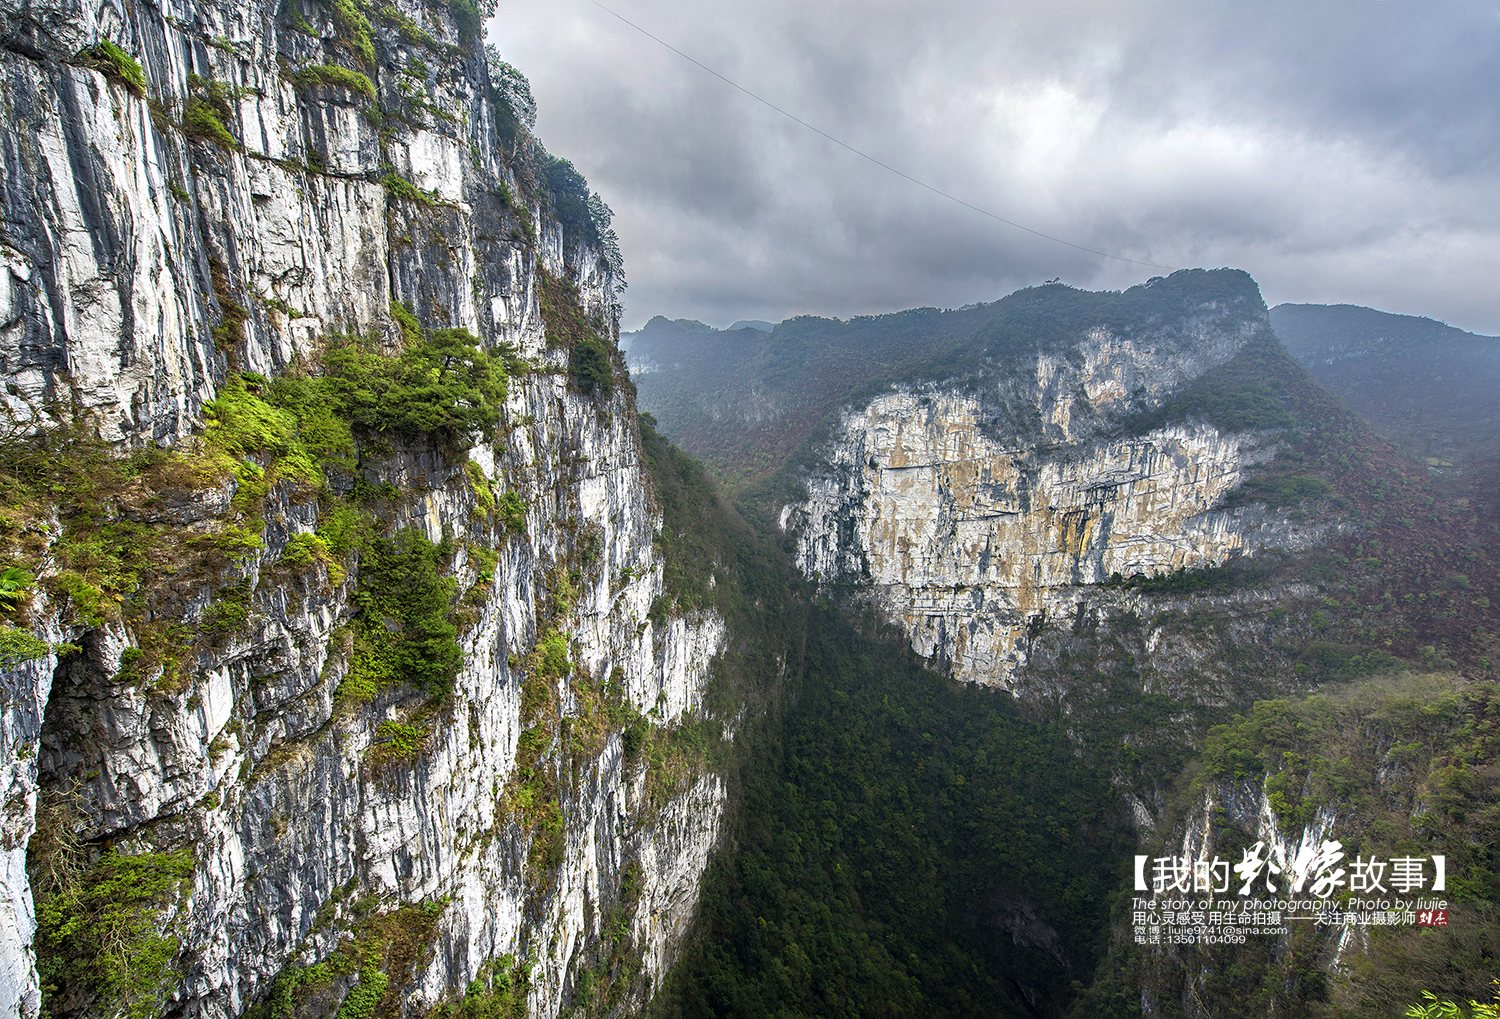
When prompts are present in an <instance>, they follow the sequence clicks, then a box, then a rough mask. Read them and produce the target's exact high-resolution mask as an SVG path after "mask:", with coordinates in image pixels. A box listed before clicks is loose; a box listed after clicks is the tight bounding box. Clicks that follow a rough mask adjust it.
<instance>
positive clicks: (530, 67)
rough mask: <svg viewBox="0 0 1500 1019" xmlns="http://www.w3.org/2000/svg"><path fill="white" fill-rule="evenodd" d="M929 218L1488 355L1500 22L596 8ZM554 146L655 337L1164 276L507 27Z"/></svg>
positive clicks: (659, 64) (680, 80) (1499, 176)
mask: <svg viewBox="0 0 1500 1019" xmlns="http://www.w3.org/2000/svg"><path fill="white" fill-rule="evenodd" d="M601 2H604V3H605V4H606V6H608V7H610V8H611V9H613V10H615V11H618V12H619V14H621V15H623V16H624V17H626V18H628V19H630V20H631V21H634V22H636V23H637V24H638V25H640V26H641V27H642V28H645V29H646V30H648V31H650V32H652V33H653V34H655V35H657V36H660V37H661V38H662V39H664V40H665V41H666V42H668V43H671V44H672V45H673V46H676V47H677V48H679V49H681V50H683V51H684V52H686V53H688V54H690V55H691V56H693V57H694V58H696V59H697V60H700V61H702V62H703V63H704V64H707V65H708V66H709V67H712V68H713V69H714V70H716V71H718V72H719V73H721V74H723V75H724V76H726V77H728V78H730V79H732V80H734V81H735V82H737V83H738V84H740V85H742V86H743V87H744V88H746V89H748V90H750V91H752V92H754V93H757V94H758V95H760V96H762V97H764V98H765V99H766V100H768V101H769V102H771V103H774V104H776V105H777V106H780V107H782V108H783V109H785V110H787V111H789V112H790V113H793V114H795V115H796V116H798V117H800V118H801V119H802V120H805V121H807V122H808V123H810V124H813V125H815V126H816V127H818V128H820V129H822V130H824V131H826V132H828V133H829V134H831V135H834V136H835V137H837V138H839V139H840V140H842V141H844V142H846V143H847V144H849V145H850V146H853V147H854V148H856V149H859V150H861V151H863V152H865V153H868V154H869V155H870V156H873V157H874V158H876V159H878V160H880V161H882V162H885V163H888V164H890V165H891V166H894V167H896V168H898V169H900V170H901V171H902V172H904V173H906V174H909V175H911V176H912V177H915V178H918V179H919V180H921V181H923V182H924V183H927V184H929V185H931V186H932V187H935V188H938V189H940V190H943V191H946V192H949V193H950V194H953V195H955V196H957V197H959V198H962V199H963V200H964V201H967V202H969V203H972V204H973V205H976V206H980V207H982V208H984V209H986V210H989V211H990V212H992V213H994V214H996V215H998V216H1001V217H1004V218H1006V219H1010V220H1013V221H1015V222H1017V223H1020V224H1022V225H1024V226H1027V227H1030V228H1031V229H1033V230H1037V231H1041V232H1043V233H1047V234H1051V235H1054V236H1056V237H1060V238H1063V239H1065V240H1068V241H1071V242H1073V243H1074V244H1078V245H1081V246H1083V247H1087V248H1094V249H1098V250H1100V251H1107V252H1110V253H1112V254H1117V255H1123V256H1125V257H1127V258H1131V259H1136V260H1138V261H1142V262H1154V263H1159V264H1161V265H1164V266H1170V267H1188V266H1203V267H1210V268H1212V267H1217V266H1234V267H1237V268H1242V269H1246V270H1248V271H1249V272H1250V273H1252V274H1253V275H1254V276H1255V278H1256V279H1257V280H1259V282H1260V284H1261V288H1262V290H1263V292H1264V294H1265V297H1266V300H1267V302H1268V303H1269V304H1272V305H1275V304H1279V303H1281V302H1285V301H1295V302H1313V303H1326V304H1335V303H1352V304H1366V305H1369V306H1371V307H1375V308H1380V309H1382V310H1385V311H1394V312H1400V313H1403V314H1414V315H1428V316H1431V317H1433V318H1438V319H1442V320H1444V321H1447V322H1449V323H1451V324H1453V325H1456V326H1459V327H1461V328H1464V329H1469V330H1473V331H1476V332H1481V333H1488V334H1500V158H1497V157H1500V0H1454V2H1447V0H1360V2H1343V0H1295V2H1279V0H1278V2H1263V0H1255V2H1226V0H1107V2H1106V0H1021V2H1005V0H877V2H865V3H850V2H840V3H833V2H824V3H819V2H817V0H802V2H796V0H719V2H715V3H705V2H703V0H691V2H690V0H601ZM489 39H490V41H491V42H493V43H495V44H496V45H497V46H498V47H499V48H500V51H501V52H502V53H503V54H504V55H505V57H506V58H507V59H508V60H510V62H511V63H513V64H515V65H516V66H517V67H518V68H520V70H521V71H523V72H524V73H525V74H526V75H527V76H528V77H529V78H530V79H531V83H532V88H533V91H534V93H535V96H536V99H537V103H538V107H539V111H540V115H539V117H538V121H537V134H538V135H539V136H540V137H541V139H542V141H543V142H544V143H545V144H546V145H547V147H548V149H549V150H550V151H552V152H553V153H554V154H556V155H561V156H566V157H567V158H569V159H571V160H573V162H574V164H575V165H576V166H577V167H578V168H579V170H580V171H582V172H583V174H584V176H586V177H587V178H588V180H589V184H590V186H591V187H592V188H593V189H594V190H596V191H598V192H599V193H600V194H601V195H602V196H603V197H604V199H605V201H607V202H608V203H609V204H610V205H611V206H612V207H613V208H614V210H615V213H616V220H615V226H616V229H617V230H618V231H619V234H620V238H621V245H622V248H623V250H624V254H625V263H626V275H627V277H628V278H629V280H630V289H629V290H628V291H627V292H626V294H625V307H626V312H625V320H624V323H623V327H624V328H626V329H632V328H636V327H638V326H639V325H641V324H642V323H644V322H645V321H646V319H648V318H650V317H651V316H652V315H658V314H661V315H666V316H668V317H670V318H697V319H701V320H703V321H705V322H709V323H711V324H714V325H719V326H724V325H728V324H729V323H731V322H732V321H734V320H736V319H742V318H760V319H768V320H771V321H778V320H780V319H783V318H786V317H788V316H791V315H796V314H804V313H813V314H823V315H836V316H840V317H847V316H850V315H854V314H863V313H873V312H883V311H894V310H898V309H901V308H908V307H916V306H922V305H935V306H939V307H955V306H958V305H962V304H966V303H971V302H979V301H991V300H995V299H997V298H999V297H1001V296H1003V295H1005V294H1007V293H1009V292H1011V291H1012V290H1015V289H1016V288H1017V287H1021V286H1026V285H1029V284H1034V283H1040V282H1041V281H1043V280H1045V279H1049V278H1052V277H1055V276H1061V277H1062V278H1063V280H1064V281H1065V282H1067V283H1071V284H1074V285H1076V286H1082V287H1087V288H1091V289H1099V288H1120V287H1124V286H1129V285H1131V284H1134V283H1137V282H1140V281H1142V280H1145V279H1147V278H1148V277H1150V276H1153V275H1158V274H1160V273H1162V272H1163V270H1162V269H1157V268H1152V267H1150V266H1146V265H1136V264H1131V263H1129V262H1123V261H1118V260H1115V259H1109V258H1101V257H1099V256H1098V255H1093V254H1089V253H1086V252H1083V251H1079V250H1077V249H1075V248H1069V247H1065V246H1063V245H1060V244H1056V243H1054V242H1052V241H1048V240H1043V239H1041V238H1038V237H1036V236H1034V235H1031V234H1028V233H1025V232H1023V231H1020V230H1017V229H1015V228H1013V227H1010V226H1006V225H1004V224H1002V223H999V222H996V221H994V220H993V219H988V218H986V217H984V216H982V215H979V214H977V213H975V212H972V211H970V210H968V209H965V208H963V207H961V206H959V205H956V204H954V203H952V202H950V201H948V200H946V199H944V198H941V197H939V196H937V195H934V194H933V193H932V192H930V191H926V190H924V189H923V188H921V187H919V186H917V185H915V184H912V183H911V182H909V181H907V180H903V179H902V178H900V177H898V176H896V175H894V174H892V173H890V172H889V171H887V170H884V169H881V168H880V167H879V166H876V165H874V164H872V163H870V162H868V161H867V160H865V159H862V158H861V157H860V156H858V155H855V154H854V153H851V152H849V151H847V150H845V149H842V148H840V147H838V146H837V145H835V144H834V143H832V142H830V141H828V140H826V139H824V138H821V137H819V136H818V135H816V134H814V133H812V132H810V131H808V130H807V129H806V128H804V127H801V126H798V125H797V124H795V123H793V122H792V121H790V120H788V119H786V118H785V117H783V116H782V115H780V114H778V113H776V112H774V111H772V110H770V109H768V108H767V107H766V106H764V105H762V104H761V103H758V102H756V101H755V100H754V99H752V98H750V97H748V96H746V95H744V94H743V93H741V92H738V91H736V90H735V89H733V88H732V87H730V86H729V85H726V84H724V83H723V82H722V81H719V80H718V79H716V78H714V77H712V76H711V75H709V74H707V73H705V72H704V71H703V70H701V69H699V68H698V67H695V66H694V65H693V64H691V63H689V62H688V61H686V60H684V59H683V58H682V57H679V56H677V55H676V54H674V53H672V52H671V51H669V50H667V49H665V48H663V47H662V46H661V45H659V44H658V43H656V42H653V41H651V40H650V39H648V38H646V37H645V36H643V35H641V34H640V33H639V32H637V31H635V30H634V29H632V28H630V27H628V26H627V25H625V24H623V23H622V22H620V21H619V20H617V19H616V18H614V17H612V16H611V15H610V14H607V13H605V11H603V10H601V9H600V8H599V7H598V6H596V5H595V4H594V3H592V2H590V0H552V2H549V3H545V4H538V3H518V2H515V0H501V4H500V9H499V13H498V15H497V17H496V18H494V19H493V20H492V21H491V22H490V24H489Z"/></svg>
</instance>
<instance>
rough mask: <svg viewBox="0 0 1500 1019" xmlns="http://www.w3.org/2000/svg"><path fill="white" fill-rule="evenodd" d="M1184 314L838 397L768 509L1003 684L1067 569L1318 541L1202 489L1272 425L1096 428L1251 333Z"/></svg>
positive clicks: (958, 661)
mask: <svg viewBox="0 0 1500 1019" xmlns="http://www.w3.org/2000/svg"><path fill="white" fill-rule="evenodd" d="M1190 326H1191V329H1190V330H1189V332H1190V340H1189V344H1188V345H1187V346H1186V347H1183V346H1180V345H1178V344H1180V342H1181V341H1180V340H1178V341H1177V343H1174V345H1173V346H1172V348H1171V349H1170V350H1169V349H1167V348H1166V345H1165V344H1161V345H1157V344H1152V343H1150V342H1143V341H1142V340H1140V339H1135V340H1121V339H1118V338H1116V337H1114V336H1112V335H1111V334H1110V333H1109V332H1108V331H1106V330H1103V329H1095V330H1092V331H1090V332H1089V333H1088V334H1087V335H1086V336H1085V337H1083V338H1081V339H1080V340H1079V342H1078V344H1077V348H1076V350H1075V351H1074V356H1072V357H1063V356H1045V355H1044V356H1040V357H1038V358H1036V360H1035V362H1034V363H1033V365H1032V367H1031V370H1030V371H1023V372H1016V371H1014V370H1013V369H1012V370H1011V371H1010V372H1008V373H1005V374H1001V373H999V372H998V371H996V370H993V369H981V370H980V371H979V372H977V373H976V374H975V376H972V377H970V378H967V379H963V380H959V381H957V382H954V383H951V384H930V385H927V386H924V387H918V388H911V387H907V388H901V389H898V390H895V391H893V392H889V393H886V394H884V395H881V396H877V397H875V398H874V399H873V400H871V401H870V402H869V403H867V404H865V405H864V406H859V407H852V408H847V409H845V410H844V411H843V412H842V413H841V414H840V416H839V419H838V422H837V424H836V426H835V428H834V430H833V435H832V437H831V438H830V439H829V440H828V441H827V442H826V443H825V444H824V446H823V447H822V449H821V452H822V466H821V467H820V468H819V469H817V470H816V471H815V472H814V474H813V476H812V477H811V478H809V479H808V484H807V489H808V498H807V501H806V502H803V503H799V504H795V505H789V506H786V507H784V508H783V510H782V512H781V517H780V523H781V527H782V529H783V530H795V531H796V533H797V560H798V563H799V565H800V566H801V568H802V570H803V572H804V573H805V574H806V575H807V576H808V577H810V578H816V579H818V580H820V581H822V582H824V583H826V584H831V585H851V584H852V585H855V586H856V587H858V588H861V589H863V590H864V591H865V592H866V596H867V597H869V598H871V599H872V600H873V601H874V602H875V603H876V604H878V605H879V606H880V607H881V608H882V609H883V610H884V611H885V612H886V613H887V614H888V615H889V616H890V618H892V619H893V620H894V621H896V622H897V623H898V624H899V625H900V626H902V627H903V628H904V629H905V630H906V632H907V633H908V634H909V635H910V637H911V644H912V647H913V649H915V650H916V651H917V652H918V653H920V654H922V655H924V656H926V657H929V658H933V659H936V660H937V661H938V662H940V663H943V664H947V665H950V666H951V668H952V671H953V674H954V676H955V677H957V678H959V679H963V680H965V681H969V682H977V683H983V684H986V685H995V686H1002V687H1010V686H1011V683H1012V679H1013V677H1014V675H1015V673H1016V671H1017V670H1018V669H1019V668H1020V667H1021V666H1023V665H1024V664H1025V661H1026V652H1025V646H1024V645H1025V641H1024V638H1025V635H1026V633H1027V629H1028V627H1029V626H1032V625H1034V624H1038V623H1040V622H1042V621H1044V620H1045V619H1047V618H1052V619H1057V618H1062V617H1066V616H1067V615H1069V614H1071V613H1072V611H1073V610H1074V607H1075V606H1076V605H1077V603H1078V601H1079V598H1080V594H1081V592H1080V591H1079V590H1077V588H1076V585H1080V584H1096V583H1099V582H1101V581H1105V580H1108V579H1109V578H1110V576H1111V575H1112V574H1114V573H1119V574H1121V575H1123V576H1125V577H1130V576H1133V575H1135V574H1144V575H1147V576H1150V575H1153V574H1157V573H1162V572H1167V571H1171V570H1175V569H1179V568H1182V567H1195V566H1201V565H1205V564H1219V563H1222V562H1224V561H1225V560H1226V559H1227V558H1229V557H1230V556H1231V555H1238V554H1249V553H1253V552H1254V551H1255V550H1256V549H1257V548H1260V547H1262V546H1266V545H1274V546H1281V547H1286V548H1298V547H1302V546H1305V545H1308V544H1311V543H1314V542H1317V541H1320V540H1323V539H1324V538H1325V537H1326V531H1325V530H1324V529H1322V528H1318V527H1300V528H1299V527H1296V526H1293V525H1292V524H1291V523H1290V522H1289V520H1288V518H1287V517H1286V515H1285V514H1273V513H1269V512H1267V511H1266V510H1265V508H1264V507H1260V506H1247V507H1240V508H1236V509H1223V508H1220V505H1219V504H1220V502H1221V500H1222V499H1223V497H1224V496H1225V495H1226V494H1227V493H1228V492H1230V491H1231V490H1232V489H1234V488H1235V487H1236V486H1237V485H1238V484H1239V482H1240V480H1241V476H1242V472H1243V471H1244V469H1245V468H1246V467H1247V466H1249V465H1251V464H1253V463H1256V462H1258V461H1260V460H1263V459H1265V458H1267V457H1269V456H1270V455H1272V453H1273V452H1274V450H1273V447H1272V445H1271V443H1272V442H1273V441H1274V440H1269V441H1268V440H1267V438H1266V437H1265V436H1261V435H1257V434H1241V435H1226V434H1222V433H1220V432H1219V431H1217V430H1216V429H1214V428H1212V427H1210V426H1207V425H1173V426H1169V427H1165V428H1159V429H1156V430H1153V431H1150V432H1148V433H1146V434H1143V435H1138V436H1130V437H1127V438H1107V437H1105V436H1107V434H1108V424H1109V422H1112V421H1117V420H1119V418H1120V417H1121V416H1122V415H1123V414H1124V413H1125V412H1127V411H1129V410H1131V409H1135V408H1142V407H1145V406H1149V402H1148V401H1150V400H1151V399H1152V397H1153V396H1155V395H1156V394H1160V393H1163V392H1167V391H1169V390H1170V389H1172V388H1174V387H1175V386H1177V385H1179V384H1180V383H1181V382H1183V381H1185V380H1186V379H1190V378H1192V377H1194V376H1195V375H1197V374H1200V373H1201V372H1202V371H1204V370H1206V369H1208V368H1210V367H1213V366H1214V365H1216V364H1220V363H1222V362H1224V361H1226V360H1228V359H1229V358H1230V357H1232V356H1233V354H1234V353H1235V351H1236V350H1238V348H1239V347H1240V345H1242V344H1243V343H1244V342H1245V340H1246V339H1247V338H1248V337H1249V335H1252V334H1251V333H1249V332H1247V331H1246V330H1244V329H1240V328H1235V329H1227V328H1226V329H1220V330H1217V331H1216V330H1215V328H1214V322H1213V320H1212V318H1211V317H1209V316H1204V317H1202V318H1199V319H1195V320H1193V321H1192V322H1190ZM1015 422H1021V423H1022V425H1023V426H1024V427H1023V428H1018V427H1017V426H1016V425H1015Z"/></svg>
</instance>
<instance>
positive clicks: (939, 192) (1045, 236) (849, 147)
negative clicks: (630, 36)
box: [589, 0, 1178, 272]
mask: <svg viewBox="0 0 1500 1019" xmlns="http://www.w3.org/2000/svg"><path fill="white" fill-rule="evenodd" d="M589 3H591V4H593V5H594V6H595V7H597V8H599V9H600V10H601V11H603V12H604V13H606V14H609V15H611V16H612V17H615V18H618V19H619V20H620V21H622V22H624V23H625V24H626V25H629V26H630V27H631V28H633V29H635V30H636V31H637V32H639V33H641V35H644V36H645V37H646V38H647V39H650V40H651V41H652V42H655V43H657V44H659V45H661V46H665V47H666V48H667V49H669V50H671V51H672V52H673V53H675V54H677V55H678V56H679V57H681V58H682V59H684V60H686V61H688V62H689V63H691V64H694V65H696V66H697V67H698V68H700V69H701V70H704V71H707V72H708V73H709V74H711V75H713V76H714V77H715V78H718V79H719V80H720V81H722V82H723V83H724V84H726V85H728V86H729V87H731V88H734V89H737V90H739V91H740V92H743V93H744V94H745V95H747V96H749V97H750V98H751V99H754V100H755V101H756V102H758V103H760V104H761V105H763V106H768V107H770V108H771V109H773V110H775V111H776V112H777V113H779V114H781V115H782V116H783V117H786V118H787V119H788V120H791V121H793V122H795V123H797V124H801V125H802V126H803V127H805V128H807V129H808V130H809V131H811V132H813V133H814V134H817V135H821V136H822V137H824V138H826V139H828V140H829V141H831V142H833V143H834V144H835V145H837V146H839V147H840V148H843V149H847V150H849V151H850V152H852V153H854V154H855V155H856V156H859V157H860V158H861V159H865V160H868V161H869V162H871V163H874V164H875V165H876V166H878V167H880V168H881V169H883V170H888V171H890V172H891V173H894V174H895V175H896V176H898V177H901V178H902V179H904V180H908V181H910V182H911V183H913V184H915V185H917V187H920V188H925V189H926V190H928V191H931V192H932V193H933V194H935V195H938V196H939V197H941V198H946V199H948V201H950V202H955V203H957V204H958V205H962V206H963V207H964V208H966V209H969V210H971V211H973V212H977V213H979V214H980V215H981V216H988V217H989V218H990V219H993V220H995V221H996V222H999V223H1004V224H1005V225H1006V226H1009V227H1014V228H1015V229H1017V230H1023V231H1025V232H1026V233H1029V234H1032V235H1033V236H1036V237H1040V238H1042V239H1043V240H1048V241H1052V242H1053V243H1054V244H1062V245H1065V246H1067V247H1069V248H1076V249H1077V250H1079V251H1086V252H1088V253H1089V254H1091V255H1099V256H1100V257H1101V258H1113V259H1115V260H1116V261H1119V262H1129V263H1130V264H1131V265H1144V266H1148V267H1149V268H1152V269H1165V270H1167V271H1168V272H1173V271H1175V270H1176V269H1177V268H1178V267H1177V266H1172V265H1160V264H1158V263H1156V262H1144V261H1142V260H1140V259H1138V258H1127V257H1126V256H1124V255H1115V254H1111V253H1110V252H1108V251H1100V250H1098V249H1097V248H1089V247H1085V246H1084V245H1082V244H1074V243H1073V242H1072V241H1067V240H1063V239H1062V238H1061V237H1054V236H1052V235H1051V234H1047V233H1043V232H1042V231H1040V230H1033V229H1032V228H1031V227H1029V226H1026V225H1024V224H1022V223H1017V222H1016V221H1015V220H1012V219H1006V218H1005V217H1004V216H1000V215H997V214H995V213H993V212H990V211H989V210H988V209H982V208H980V207H979V206H977V205H974V204H973V203H971V202H966V201H964V200H963V199H962V198H959V197H958V196H957V195H952V194H949V193H948V192H947V191H944V190H942V189H941V188H936V187H933V186H932V185H931V184H928V183H927V182H926V181H923V180H918V179H917V178H916V177H913V176H912V175H911V174H909V173H905V172H903V171H901V170H898V169H896V167H894V166H892V165H891V164H889V163H886V162H883V161H881V160H879V159H876V158H875V157H874V156H872V155H870V154H869V153H868V152H864V151H861V150H860V149H857V148H855V147H854V146H853V145H850V144H849V143H848V142H846V141H843V140H842V139H840V138H835V137H834V136H833V135H831V134H829V133H828V132H827V131H824V130H823V129H822V128H820V127H815V126H814V125H812V124H809V123H808V122H807V121H805V120H803V119H802V118H801V117H799V116H797V115H796V114H794V113H789V112H788V111H786V110H784V109H782V108H781V107H780V106H777V105H776V104H775V103H773V102H771V101H770V100H769V99H766V98H765V97H763V96H759V95H757V94H755V93H754V92H751V91H750V90H749V89H748V88H746V87H745V86H743V85H741V84H740V83H739V82H737V81H734V80H732V79H730V78H726V77H725V76H724V75H722V74H720V73H719V72H718V71H715V70H714V69H713V68H712V67H709V66H708V65H707V64H705V63H703V61H701V60H698V59H697V58H695V57H693V56H690V55H689V54H687V53H684V52H682V50H680V49H678V48H677V47H676V46H673V45H672V44H671V43H669V42H667V41H666V40H665V39H663V38H661V37H660V36H657V35H653V34H652V33H651V32H649V31H647V30H646V29H644V28H642V27H641V26H640V25H637V24H636V23H635V22H633V21H631V20H630V19H629V18H627V17H625V15H623V14H621V13H620V12H619V11H615V10H611V9H610V8H608V7H606V6H604V5H603V4H602V3H600V2H599V0H589Z"/></svg>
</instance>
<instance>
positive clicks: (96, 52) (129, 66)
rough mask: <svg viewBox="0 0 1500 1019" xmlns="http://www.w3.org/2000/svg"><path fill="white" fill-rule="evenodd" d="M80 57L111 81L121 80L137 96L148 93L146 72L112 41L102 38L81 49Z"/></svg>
mask: <svg viewBox="0 0 1500 1019" xmlns="http://www.w3.org/2000/svg"><path fill="white" fill-rule="evenodd" d="M78 59H79V60H80V61H81V62H83V63H85V64H87V65H88V66H90V67H92V68H94V69H95V70H96V71H98V72H100V73H101V74H103V75H104V76H105V77H106V78H108V79H109V80H110V81H114V82H119V83H120V84H121V85H123V86H125V89H126V90H127V91H128V92H130V94H131V95H133V96H135V97H136V98H138V99H139V98H141V97H143V96H145V94H146V72H145V70H143V69H142V68H141V65H140V63H139V62H137V61H136V60H135V59H134V58H133V57H131V55H130V54H128V53H126V52H125V51H124V50H122V49H120V47H118V46H116V45H115V44H114V43H112V42H110V41H109V40H108V39H100V40H99V42H98V44H97V45H94V46H90V47H89V48H88V49H85V50H80V51H79V53H78Z"/></svg>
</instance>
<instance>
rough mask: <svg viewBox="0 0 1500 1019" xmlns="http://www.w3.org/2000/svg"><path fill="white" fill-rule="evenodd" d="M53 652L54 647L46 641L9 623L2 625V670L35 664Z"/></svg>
mask: <svg viewBox="0 0 1500 1019" xmlns="http://www.w3.org/2000/svg"><path fill="white" fill-rule="evenodd" d="M52 650H53V645H51V644H48V643H47V642H46V641H45V640H38V639H37V638H36V637H34V636H33V635H31V634H30V633H27V632H26V631H25V630H22V629H20V628H19V627H15V626H11V625H10V624H9V623H0V670H5V671H9V670H11V669H14V668H16V667H17V666H20V665H24V664H25V663H26V662H34V661H36V660H37V659H38V658H44V657H46V656H47V655H48V654H50V653H51V652H52Z"/></svg>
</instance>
